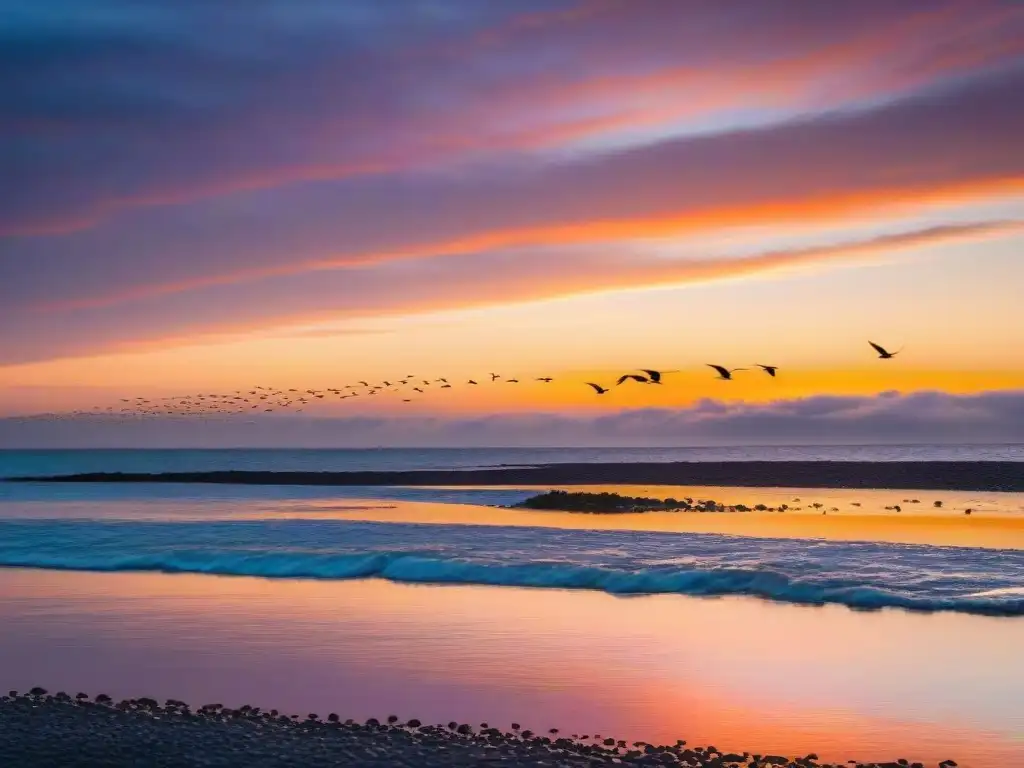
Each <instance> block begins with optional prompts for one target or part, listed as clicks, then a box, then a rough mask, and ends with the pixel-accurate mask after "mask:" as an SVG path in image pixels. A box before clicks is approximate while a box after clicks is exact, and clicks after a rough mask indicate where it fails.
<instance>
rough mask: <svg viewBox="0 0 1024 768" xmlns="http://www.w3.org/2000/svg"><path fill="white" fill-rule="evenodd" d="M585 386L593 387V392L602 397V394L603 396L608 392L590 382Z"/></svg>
mask: <svg viewBox="0 0 1024 768" xmlns="http://www.w3.org/2000/svg"><path fill="white" fill-rule="evenodd" d="M587 386H588V387H593V388H594V391H595V392H597V394H599V395H603V394H605V393H606V392H607V391H608V390H607V389H605V388H604V387H602V386H601V385H600V384H595V383H594V382H592V381H588V382H587Z"/></svg>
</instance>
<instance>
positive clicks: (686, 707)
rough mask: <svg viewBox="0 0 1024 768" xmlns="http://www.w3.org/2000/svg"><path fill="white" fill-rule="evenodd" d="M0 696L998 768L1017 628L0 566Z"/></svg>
mask: <svg viewBox="0 0 1024 768" xmlns="http://www.w3.org/2000/svg"><path fill="white" fill-rule="evenodd" d="M0 621H2V622H3V627H4V631H3V632H2V633H0V686H4V690H6V689H7V688H15V689H21V690H24V689H27V688H28V687H30V686H33V685H43V686H44V687H47V688H49V689H50V690H58V689H63V690H67V691H69V692H70V693H72V694H73V693H75V692H76V691H77V690H85V691H87V692H90V693H92V694H96V693H100V692H106V693H109V694H111V695H114V696H117V697H120V696H142V695H148V696H155V697H158V698H165V697H172V698H181V699H185V700H189V701H192V702H195V703H206V702H213V701H217V702H219V703H223V704H226V705H228V706H232V705H233V706H238V705H241V704H242V703H250V704H254V705H257V706H263V707H278V708H281V709H283V710H285V711H289V712H296V713H300V714H303V715H304V714H305V713H306V712H318V713H319V714H321V715H323V714H326V713H327V712H331V711H336V712H338V713H341V714H342V716H343V717H349V716H351V717H359V718H362V717H368V716H375V717H382V716H385V715H388V714H391V713H395V714H397V715H399V716H401V717H419V718H421V719H424V720H425V721H427V722H447V721H448V720H449V719H452V718H454V719H456V720H459V721H460V722H471V723H474V724H475V723H479V722H482V721H486V722H489V723H490V724H492V725H500V726H504V727H508V725H509V724H510V723H511V722H514V721H515V722H520V723H522V724H523V726H524V727H529V728H533V729H534V730H540V731H545V730H546V729H548V728H549V727H552V726H557V727H559V728H561V729H562V731H563V732H565V733H579V734H583V733H587V734H590V735H593V734H594V733H595V732H596V733H600V734H602V735H605V736H607V735H612V736H615V737H616V738H628V739H646V740H651V741H656V742H666V741H668V742H673V743H674V741H675V739H676V738H686V739H688V740H689V741H690V742H691V743H696V744H708V743H712V744H714V745H715V746H717V747H719V748H720V749H725V750H740V751H742V750H744V749H750V750H767V751H770V752H777V753H783V754H786V753H789V754H797V753H799V754H805V753H807V752H808V751H810V750H814V751H817V752H818V753H819V754H820V755H821V756H822V757H823V758H826V759H835V760H845V759H849V758H853V757H856V758H860V759H872V758H874V759H882V758H894V757H896V756H906V757H908V758H911V759H920V760H927V761H929V762H930V763H932V764H934V763H935V762H937V761H939V760H942V759H946V758H949V757H953V758H954V759H956V760H958V762H959V763H960V764H961V765H963V766H974V768H995V767H996V766H999V768H1005V767H1006V766H1009V765H1015V764H1020V758H1021V756H1022V755H1024V693H1022V689H1021V686H1020V682H1021V677H1020V671H1021V664H1020V648H1021V647H1024V622H1021V621H1018V620H1008V619H996V618H986V617H977V616H967V615H962V614H955V613H937V614H913V613H907V612H903V611H886V612H881V613H872V614H861V613H856V612H853V611H850V610H848V609H846V608H841V607H838V606H832V607H824V608H807V607H798V606H791V605H783V604H775V603H768V602H764V601H760V600H755V599H750V598H722V599H718V600H707V599H695V598H687V597H681V596H677V595H662V596H649V597H642V598H623V597H614V596H611V595H607V594H603V593H599V592H568V591H562V590H522V589H510V588H500V587H466V586H459V587H451V586H449V587H425V586H411V585H400V584H392V583H388V582H385V581H380V580H364V581H349V582H337V581H333V582H332V581H306V580H269V579H253V578H241V577H235V578H225V577H214V576H196V575H175V576H170V575H163V574H133V575H125V574H95V573H60V572H54V571H41V570H18V569H9V570H5V571H0Z"/></svg>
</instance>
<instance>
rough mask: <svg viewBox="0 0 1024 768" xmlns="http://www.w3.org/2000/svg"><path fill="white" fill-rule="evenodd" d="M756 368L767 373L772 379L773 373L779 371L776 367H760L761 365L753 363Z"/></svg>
mask: <svg viewBox="0 0 1024 768" xmlns="http://www.w3.org/2000/svg"><path fill="white" fill-rule="evenodd" d="M754 365H756V366H757V367H758V368H760V369H761V370H762V371H764V372H765V373H767V374H768V375H769V376H771V377H772V378H775V372H776V371H778V370H779V366H777V365H761V363H754Z"/></svg>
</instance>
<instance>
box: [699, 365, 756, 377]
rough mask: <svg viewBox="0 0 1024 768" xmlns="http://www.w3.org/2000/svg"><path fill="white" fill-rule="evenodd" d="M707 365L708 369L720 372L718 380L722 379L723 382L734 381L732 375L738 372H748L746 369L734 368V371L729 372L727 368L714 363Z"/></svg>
mask: <svg viewBox="0 0 1024 768" xmlns="http://www.w3.org/2000/svg"><path fill="white" fill-rule="evenodd" d="M706 365H707V366H708V368H714V369H715V370H716V371H718V378H720V379H722V380H723V381H732V375H733V374H734V373H735V372H736V371H745V370H747V369H746V368H733V369H732V370H729V369H728V368H726V367H725V366H722V365H714V364H713V363H707V364H706Z"/></svg>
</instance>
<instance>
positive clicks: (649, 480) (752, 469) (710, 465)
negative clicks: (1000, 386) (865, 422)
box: [4, 461, 1024, 492]
mask: <svg viewBox="0 0 1024 768" xmlns="http://www.w3.org/2000/svg"><path fill="white" fill-rule="evenodd" d="M4 482H12V483H27V482H32V483H200V484H230V485H307V486H481V485H504V486H515V485H694V486H732V487H752V488H781V487H792V488H851V489H854V488H855V489H888V490H920V491H979V492H1000V491H1001V492H1014V491H1024V462H1013V461H978V462H971V461H920V462H918V461H903V462H895V461H894V462H857V461H725V462H673V463H566V464H541V465H536V466H530V467H505V468H486V469H458V470H401V471H347V472H276V471H269V472H268V471H241V470H226V471H210V472H159V473H130V472H89V473H80V474H71V475H50V476H36V477H31V476H29V477H11V478H6V479H5V480H4Z"/></svg>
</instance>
